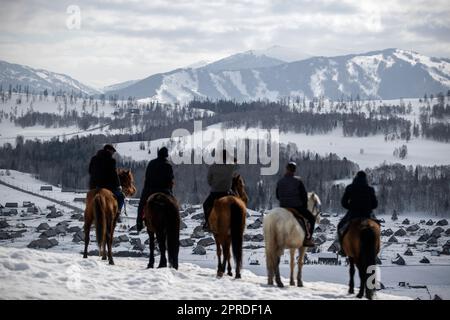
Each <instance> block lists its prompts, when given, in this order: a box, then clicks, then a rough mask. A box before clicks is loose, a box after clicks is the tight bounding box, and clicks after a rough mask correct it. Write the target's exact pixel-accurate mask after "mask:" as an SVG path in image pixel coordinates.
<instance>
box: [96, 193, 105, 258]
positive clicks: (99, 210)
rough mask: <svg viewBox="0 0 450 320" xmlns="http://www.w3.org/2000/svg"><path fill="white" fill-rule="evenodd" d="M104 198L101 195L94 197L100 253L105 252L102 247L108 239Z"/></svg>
mask: <svg viewBox="0 0 450 320" xmlns="http://www.w3.org/2000/svg"><path fill="white" fill-rule="evenodd" d="M103 200H104V199H103V198H102V197H100V196H99V195H97V196H95V198H94V211H95V232H96V236H97V243H98V247H99V252H100V255H102V254H103V252H102V250H103V249H102V248H103V244H104V243H105V241H106V227H107V226H106V214H105V210H104V209H105V206H104V201H103Z"/></svg>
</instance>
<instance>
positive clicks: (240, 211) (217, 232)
mask: <svg viewBox="0 0 450 320" xmlns="http://www.w3.org/2000/svg"><path fill="white" fill-rule="evenodd" d="M231 189H232V190H233V192H234V194H235V195H236V196H225V197H222V198H220V199H217V200H215V201H214V206H213V209H212V210H211V214H210V216H209V219H208V220H209V226H210V228H211V232H212V233H213V235H214V240H215V241H216V247H217V260H218V266H217V276H218V277H222V276H223V274H224V272H225V268H226V264H227V261H228V275H229V276H233V273H232V272H231V262H230V244H231V246H232V250H233V257H234V262H235V264H236V279H238V278H240V277H241V272H240V270H241V265H242V243H243V237H244V228H245V218H246V215H247V208H246V206H247V201H248V197H247V194H246V193H245V185H244V181H243V179H242V177H241V176H240V175H236V176H235V177H234V178H233V183H232V186H231ZM222 252H223V262H221V254H222Z"/></svg>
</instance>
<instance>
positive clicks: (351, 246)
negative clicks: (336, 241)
mask: <svg viewBox="0 0 450 320" xmlns="http://www.w3.org/2000/svg"><path fill="white" fill-rule="evenodd" d="M380 235H381V232H380V225H379V224H378V223H376V222H375V221H373V220H371V219H354V220H352V221H351V223H350V226H349V228H348V231H347V233H346V234H345V235H344V237H343V239H342V249H343V250H344V252H345V254H346V255H347V256H348V259H349V263H350V283H349V290H348V292H349V293H351V294H352V293H354V286H355V284H354V280H353V278H354V275H355V264H356V267H357V268H358V272H359V278H360V287H359V293H358V295H357V297H358V298H362V297H363V295H364V293H365V295H366V298H367V299H370V300H371V299H372V298H373V293H374V288H369V287H367V279H368V270H367V268H368V267H370V266H376V258H377V254H378V253H379V252H380Z"/></svg>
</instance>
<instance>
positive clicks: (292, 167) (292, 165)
mask: <svg viewBox="0 0 450 320" xmlns="http://www.w3.org/2000/svg"><path fill="white" fill-rule="evenodd" d="M286 169H288V170H289V171H291V172H295V170H297V164H296V163H295V162H294V161H291V162H289V163H288V164H287V166H286Z"/></svg>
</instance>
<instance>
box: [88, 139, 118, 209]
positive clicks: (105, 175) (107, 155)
mask: <svg viewBox="0 0 450 320" xmlns="http://www.w3.org/2000/svg"><path fill="white" fill-rule="evenodd" d="M115 152H116V149H115V148H114V147H113V146H112V145H110V144H107V145H105V146H104V147H103V149H100V150H98V151H97V154H96V155H95V156H93V157H92V158H91V161H90V163H89V175H90V179H89V189H96V188H105V189H108V190H110V191H111V192H112V193H113V194H114V196H115V197H116V198H117V204H118V207H119V212H121V211H122V207H123V204H124V202H125V196H124V195H123V193H122V187H121V185H120V180H119V176H118V175H117V168H116V160H115V159H114V158H113V155H114V153H115Z"/></svg>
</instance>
